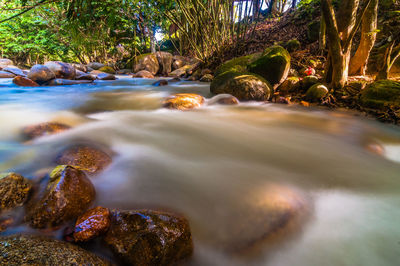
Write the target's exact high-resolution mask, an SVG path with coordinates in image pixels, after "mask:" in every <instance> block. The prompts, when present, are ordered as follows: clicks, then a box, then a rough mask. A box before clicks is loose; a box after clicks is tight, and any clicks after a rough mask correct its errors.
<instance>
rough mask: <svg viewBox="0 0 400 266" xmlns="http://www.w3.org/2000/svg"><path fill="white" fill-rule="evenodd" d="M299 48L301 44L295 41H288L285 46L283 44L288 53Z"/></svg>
mask: <svg viewBox="0 0 400 266" xmlns="http://www.w3.org/2000/svg"><path fill="white" fill-rule="evenodd" d="M300 47H301V43H300V42H299V41H298V40H296V39H293V40H290V41H288V42H286V44H285V48H286V49H287V50H288V52H290V53H292V52H294V51H297V50H299V49H300Z"/></svg>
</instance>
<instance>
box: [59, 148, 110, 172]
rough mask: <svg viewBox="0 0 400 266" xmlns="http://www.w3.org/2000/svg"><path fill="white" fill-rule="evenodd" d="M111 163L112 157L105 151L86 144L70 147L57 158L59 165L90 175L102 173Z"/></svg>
mask: <svg viewBox="0 0 400 266" xmlns="http://www.w3.org/2000/svg"><path fill="white" fill-rule="evenodd" d="M111 161H112V159H111V157H110V156H109V155H108V154H107V153H105V152H104V151H102V150H100V149H98V148H96V147H94V146H89V145H85V144H77V145H73V146H71V147H68V148H66V149H65V150H63V151H62V152H61V153H60V154H59V155H58V156H57V158H56V163H57V164H65V165H71V166H73V167H76V168H78V169H81V170H84V171H86V172H89V173H98V172H100V171H102V170H103V169H104V168H106V167H107V166H108V165H109V164H110V163H111Z"/></svg>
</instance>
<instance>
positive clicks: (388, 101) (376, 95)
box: [360, 80, 400, 109]
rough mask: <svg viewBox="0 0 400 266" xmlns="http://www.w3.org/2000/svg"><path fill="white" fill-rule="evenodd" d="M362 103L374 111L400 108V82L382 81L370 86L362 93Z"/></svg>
mask: <svg viewBox="0 0 400 266" xmlns="http://www.w3.org/2000/svg"><path fill="white" fill-rule="evenodd" d="M360 103H361V105H362V106H364V107H367V108H373V109H382V108H385V107H394V108H400V82H398V81H392V80H380V81H376V82H374V83H372V84H370V85H368V86H367V87H366V88H365V89H364V90H363V91H362V92H361V96H360Z"/></svg>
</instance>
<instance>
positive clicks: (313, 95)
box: [306, 84, 329, 102]
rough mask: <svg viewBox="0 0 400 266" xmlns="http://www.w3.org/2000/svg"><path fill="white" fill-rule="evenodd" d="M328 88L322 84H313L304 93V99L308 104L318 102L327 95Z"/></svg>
mask: <svg viewBox="0 0 400 266" xmlns="http://www.w3.org/2000/svg"><path fill="white" fill-rule="evenodd" d="M328 92H329V90H328V88H327V87H326V86H325V85H323V84H314V85H312V86H311V87H310V88H309V89H308V90H307V92H306V99H307V100H309V101H310V102H318V101H320V100H321V99H322V98H324V97H325V96H326V95H327V94H328Z"/></svg>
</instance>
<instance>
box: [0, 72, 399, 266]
mask: <svg viewBox="0 0 400 266" xmlns="http://www.w3.org/2000/svg"><path fill="white" fill-rule="evenodd" d="M151 83H152V81H151V80H150V81H140V80H134V81H129V80H127V79H122V80H120V81H116V82H108V83H102V84H100V85H98V86H94V85H84V86H71V87H68V88H67V87H66V88H65V90H66V91H64V89H63V88H62V87H58V88H46V89H47V90H48V91H47V92H31V91H28V92H27V94H29V95H30V97H25V96H24V97H23V96H21V95H18V96H15V95H14V94H13V93H11V92H10V88H12V86H10V85H7V86H8V87H7V86H5V85H4V84H3V86H0V90H5V91H8V92H6V94H5V95H7V93H8V94H9V95H12V97H11V96H10V97H11V98H10V99H8V98H7V97H6V96H4V95H3V94H0V99H1V101H2V102H3V105H2V106H0V122H1V124H0V127H1V132H2V134H1V136H0V141H1V142H0V144H1V146H0V159H1V160H2V163H1V164H0V170H2V171H10V170H15V171H18V172H21V173H23V174H25V175H26V176H29V177H33V173H35V172H37V171H39V170H40V169H43V168H47V167H51V166H53V165H54V163H53V161H54V160H53V158H54V157H55V155H56V154H57V153H58V151H60V150H62V149H63V148H64V147H65V146H66V145H68V144H70V143H75V142H76V141H78V140H79V141H92V142H97V143H100V144H104V145H106V146H108V147H109V148H111V149H112V150H113V151H114V152H116V154H117V155H116V156H115V157H114V161H113V163H112V164H111V166H110V167H109V168H108V169H107V170H106V171H104V172H102V173H100V174H99V175H98V176H93V177H92V182H93V183H94V185H95V186H96V190H97V204H99V205H102V206H105V207H111V208H123V209H132V208H149V207H152V208H164V209H170V210H175V211H177V212H180V213H183V214H185V215H186V216H187V217H188V219H189V221H190V224H191V227H192V231H193V236H194V240H195V254H194V257H193V258H192V259H191V260H190V261H189V262H188V264H189V265H271V266H276V265H278V266H281V265H282V266H284V265H303V266H320V265H332V266H333V265H335V266H336V265H349V266H350V265H371V266H376V265H397V264H398V261H400V252H399V239H400V227H399V226H398V222H399V218H400V212H399V211H398V206H399V203H400V195H399V190H400V186H399V185H400V165H399V162H400V152H399V144H400V131H399V130H398V128H396V127H393V126H388V125H383V124H379V123H376V122H373V121H369V120H366V119H362V118H359V117H355V116H353V115H351V114H348V113H332V112H326V111H321V110H314V111H309V110H308V109H307V110H304V109H302V108H298V107H287V106H280V105H272V104H266V105H263V104H252V103H250V104H245V105H240V106H233V107H232V106H229V107H224V106H205V107H203V108H200V109H198V110H195V111H191V112H177V111H170V110H163V109H159V108H158V106H159V102H160V100H161V98H162V97H164V96H166V95H168V94H169V93H172V92H189V91H190V90H193V91H196V92H198V93H201V94H202V95H204V96H206V97H207V96H209V91H208V87H207V85H204V84H195V83H186V82H180V83H178V84H173V85H170V86H167V87H151V86H150V84H151ZM0 85H1V84H0ZM14 89H15V88H14ZM53 89H54V90H53ZM27 90H28V89H27ZM7 99H8V100H7ZM50 99H51V102H50V103H49V102H48V101H49V100H50ZM55 103H59V104H55ZM43 105H45V106H43ZM21 106H24V107H23V108H22V107H21ZM68 109H69V110H68ZM114 110H116V111H114ZM48 120H52V121H59V122H65V123H67V124H69V125H73V126H75V127H74V128H73V129H72V130H70V131H66V132H64V133H62V134H59V135H55V136H48V137H45V138H41V139H38V140H37V141H35V142H34V143H31V144H30V145H23V144H18V142H17V141H18V136H17V133H18V132H19V130H20V129H21V127H23V126H25V125H28V124H32V123H36V122H41V121H48ZM370 143H374V144H376V145H383V146H384V151H385V156H386V157H387V158H385V157H383V156H380V155H377V154H375V153H373V152H370V151H369V150H368V149H366V148H365V147H366V146H367V145H369V144H370ZM298 217H306V218H305V219H297V218H298ZM291 221H295V223H296V226H292V224H291ZM276 228H278V230H276ZM291 229H293V230H292V231H293V232H291V233H290V234H289V233H288V234H281V231H290V230H291ZM278 231H279V232H278ZM266 233H271V235H274V234H275V233H277V234H276V235H277V236H278V237H276V238H275V237H273V238H271V239H269V236H268V237H265V236H266ZM278 233H279V234H278ZM284 233H285V232H284ZM264 238H265V239H264ZM260 240H266V241H260ZM251 245H256V246H257V248H258V251H257V252H255V253H251V254H247V253H246V254H245V255H238V254H236V253H235V254H233V253H232V250H237V249H245V247H244V246H246V247H247V246H251Z"/></svg>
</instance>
